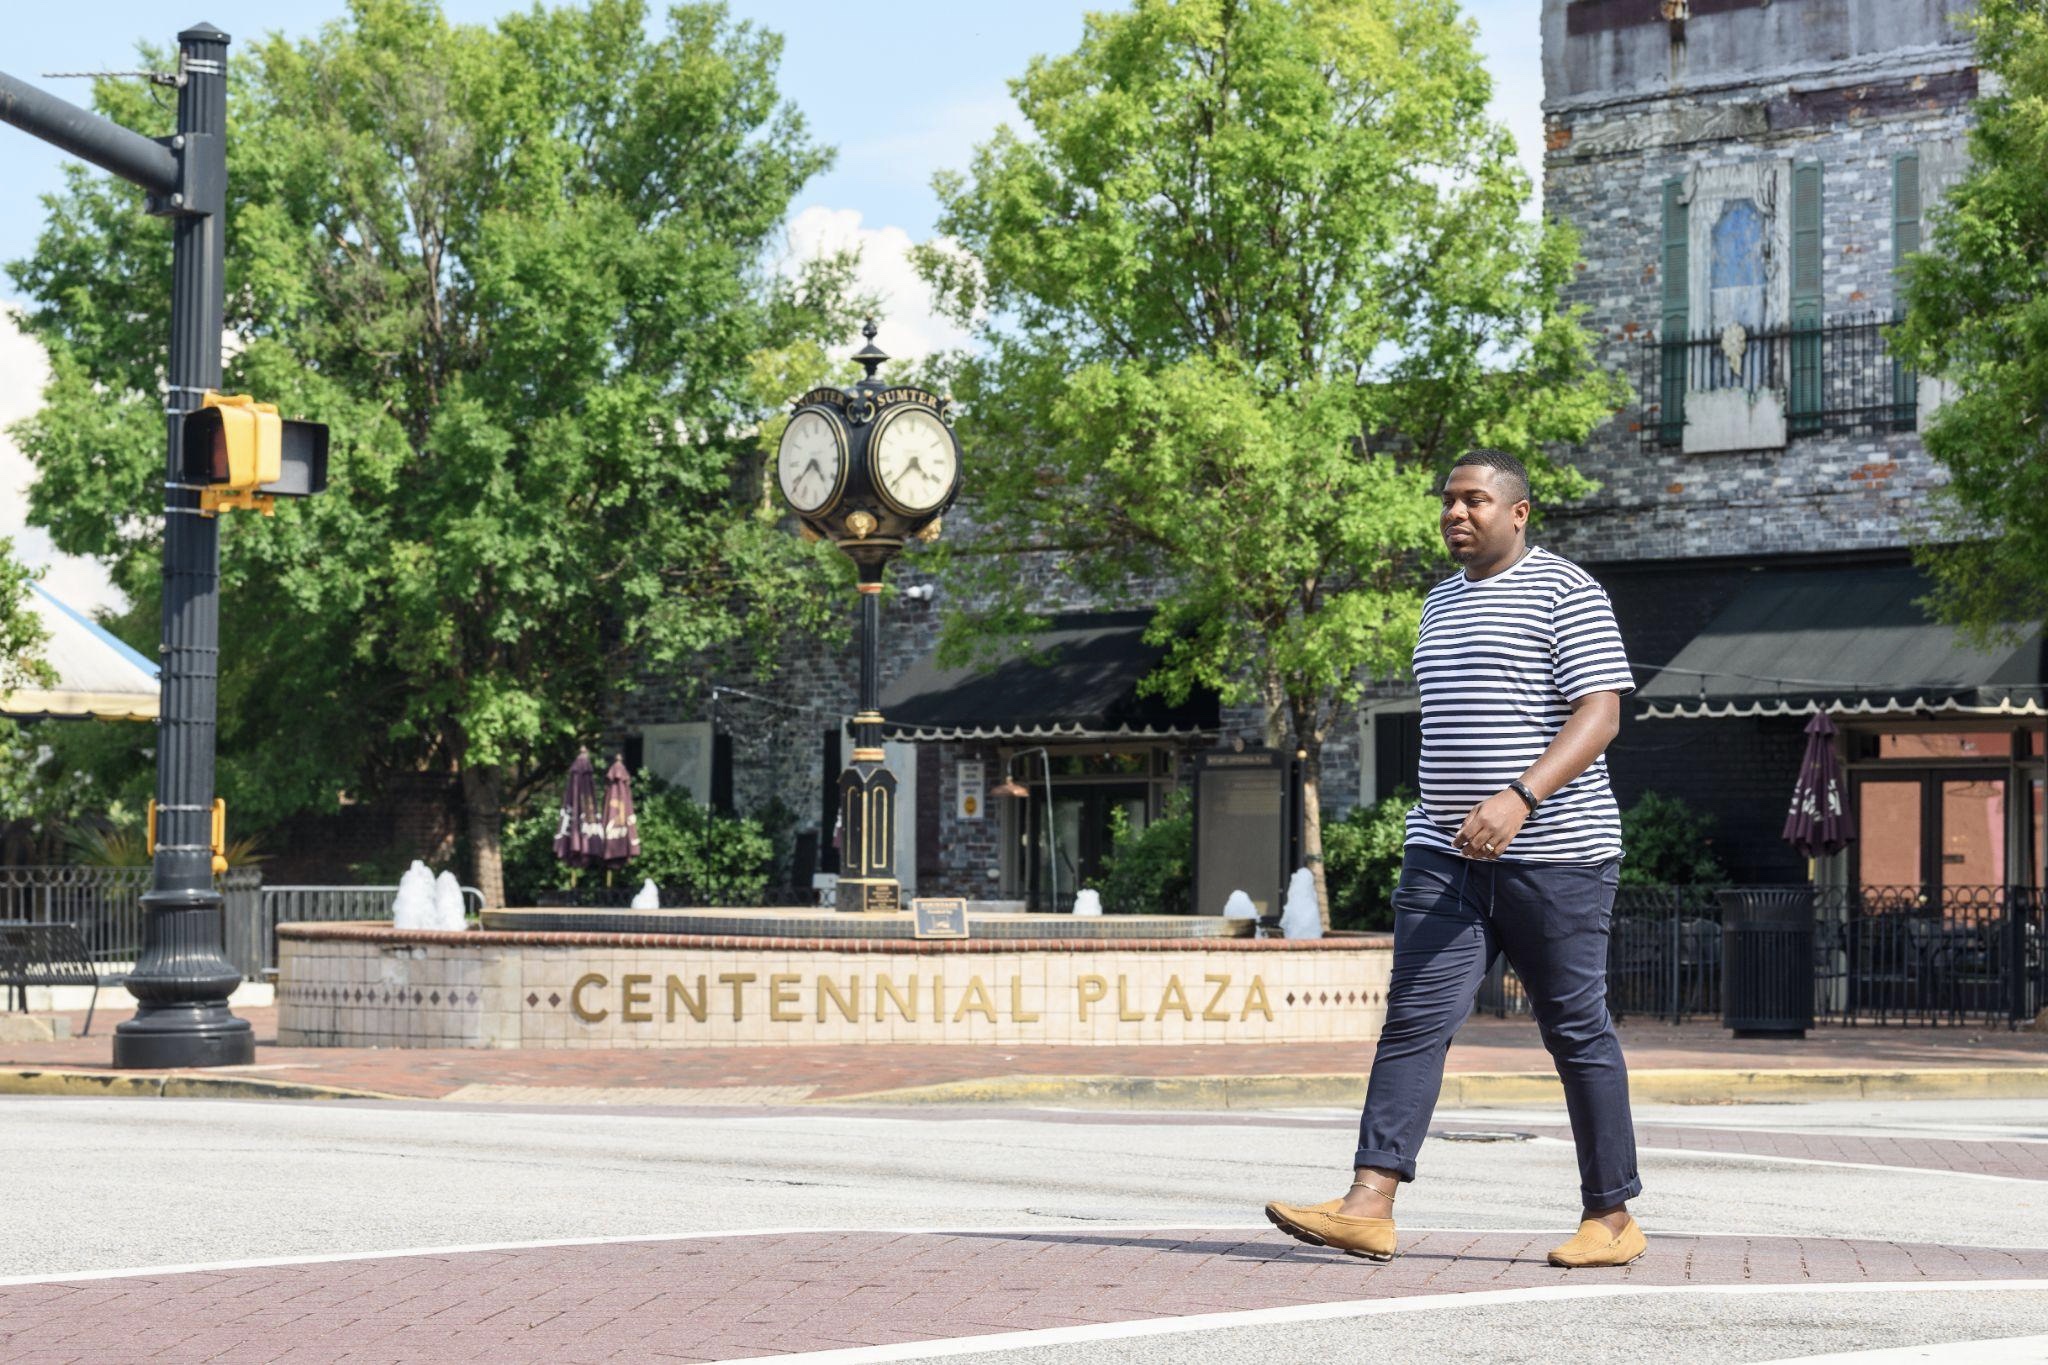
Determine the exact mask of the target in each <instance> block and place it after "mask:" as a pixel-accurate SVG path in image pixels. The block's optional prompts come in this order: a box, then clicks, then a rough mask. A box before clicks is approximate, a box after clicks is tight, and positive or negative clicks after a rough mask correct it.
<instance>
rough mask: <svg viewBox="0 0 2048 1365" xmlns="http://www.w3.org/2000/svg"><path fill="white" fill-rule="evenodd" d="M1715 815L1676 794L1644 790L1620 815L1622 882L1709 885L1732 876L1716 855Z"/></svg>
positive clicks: (1634, 883) (1642, 884)
mask: <svg viewBox="0 0 2048 1365" xmlns="http://www.w3.org/2000/svg"><path fill="white" fill-rule="evenodd" d="M1713 834H1714V817H1713V816H1711V815H1709V814H1707V813H1706V812H1705V811H1698V810H1694V809H1693V808H1692V807H1691V806H1688V805H1687V804H1686V803H1685V802H1683V801H1681V800H1679V799H1678V798H1677V797H1675V796H1664V795H1661V794H1660V793H1657V792H1644V793H1643V794H1642V795H1641V796H1640V797H1638V798H1636V803H1635V804H1634V805H1633V806H1630V807H1629V808H1628V809H1627V810H1625V811H1623V812H1622V813H1621V846H1622V848H1623V849H1624V850H1625V851H1626V853H1627V856H1626V857H1624V858H1623V859H1622V862H1621V884H1622V885H1623V886H1704V885H1713V884H1716V883H1719V882H1725V881H1726V880H1728V874H1727V872H1726V871H1725V870H1724V869H1723V868H1722V866H1721V861H1720V859H1718V858H1716V857H1715V856H1714V847H1713V843H1714V841H1713Z"/></svg>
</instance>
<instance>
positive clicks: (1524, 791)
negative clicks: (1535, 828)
mask: <svg viewBox="0 0 2048 1365" xmlns="http://www.w3.org/2000/svg"><path fill="white" fill-rule="evenodd" d="M1508 790H1509V791H1511V792H1513V793H1514V794H1515V795H1517V796H1519V797H1521V798H1522V804H1523V805H1525V806H1527V807H1528V808H1529V813H1530V814H1531V815H1534V814H1535V813H1536V808H1537V807H1538V806H1540V805H1542V804H1543V803H1542V802H1541V801H1539V800H1537V799H1536V793H1535V792H1532V791H1530V790H1529V784H1528V783H1527V782H1524V781H1523V780H1522V779H1521V778H1519V777H1518V778H1516V779H1515V780H1514V781H1512V782H1510V783H1508Z"/></svg>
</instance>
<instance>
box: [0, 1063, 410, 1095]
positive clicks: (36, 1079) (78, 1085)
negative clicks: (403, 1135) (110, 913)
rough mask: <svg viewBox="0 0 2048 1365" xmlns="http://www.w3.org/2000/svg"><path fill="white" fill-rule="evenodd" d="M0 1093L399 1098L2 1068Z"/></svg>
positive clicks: (287, 1085)
mask: <svg viewBox="0 0 2048 1365" xmlns="http://www.w3.org/2000/svg"><path fill="white" fill-rule="evenodd" d="M0 1095H100V1096H109V1095H110V1096H115V1097H118V1098H130V1099H132V1098H151V1099H155V1098H163V1099H208V1100H397V1099H404V1098H406V1097H405V1096H403V1095H387V1094H384V1093H382V1092H381V1091H376V1090H351V1089H348V1088H346V1087H344V1086H337V1085H309V1084H307V1083H305V1082H303V1081H265V1080H257V1079H255V1078H252V1077H246V1076H209V1075H205V1074H203V1073H199V1074H195V1073H192V1072H182V1071H170V1072H165V1071H66V1070H62V1069H46V1068H37V1069H28V1068H16V1069H8V1070H0Z"/></svg>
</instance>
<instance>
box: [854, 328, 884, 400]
mask: <svg viewBox="0 0 2048 1365" xmlns="http://www.w3.org/2000/svg"><path fill="white" fill-rule="evenodd" d="M875 331H876V327H875V320H874V319H873V318H869V319H868V321H867V325H866V326H865V327H863V328H861V329H860V334H861V335H862V336H864V337H866V338H867V339H868V344H867V345H865V346H863V347H861V348H860V349H859V350H858V351H855V352H854V353H853V358H854V359H855V360H857V361H859V362H860V364H861V367H862V368H863V369H865V370H866V371H867V372H868V373H867V378H865V379H863V380H861V381H860V382H861V383H862V384H863V385H869V386H879V385H880V384H881V381H880V380H879V379H876V378H875V371H876V370H879V369H880V368H882V362H883V361H885V360H887V359H888V358H889V357H888V355H887V354H886V353H885V352H884V351H883V350H882V349H881V348H880V347H879V346H877V345H875Z"/></svg>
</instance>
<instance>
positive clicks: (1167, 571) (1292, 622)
mask: <svg viewBox="0 0 2048 1365" xmlns="http://www.w3.org/2000/svg"><path fill="white" fill-rule="evenodd" d="M1473 33H1474V30H1473V27H1472V25H1471V24H1470V23H1469V22H1468V21H1466V20H1464V19H1462V18H1460V17H1459V14H1458V11H1457V8H1456V6H1455V4H1453V3H1451V0H1180V2H1179V3H1167V2H1166V0H1139V3H1137V4H1136V5H1135V7H1134V8H1132V9H1131V10H1129V11H1127V12H1122V13H1111V14H1097V15H1093V16H1091V17H1090V18H1089V20H1088V23H1087V29H1086V32H1085V35H1084V37H1083V39H1082V42H1081V45H1080V46H1079V47H1078V48H1077V49H1076V50H1075V51H1073V52H1072V53H1070V54H1067V55H1065V56H1060V57H1054V58H1039V59H1036V60H1034V61H1033V62H1032V63H1031V64H1030V66H1029V67H1028V68H1027V70H1026V71H1025V73H1024V75H1023V76H1022V77H1021V78H1020V79H1018V80H1016V81H1014V82H1013V83H1012V86H1011V89H1012V91H1013V93H1014V94H1015V96H1016V99H1017V102H1018V106H1019V108H1020V109H1021V110H1022V113H1023V116H1024V118H1025V120H1026V121H1027V122H1028V123H1029V125H1030V128H1031V132H1032V134H1034V136H1031V137H1029V138H1027V137H1024V136H1020V135H1018V134H1017V133H1015V132H1013V131H1011V130H1009V129H1004V130H1001V131H999V132H998V133H997V134H996V136H995V138H994V139H993V140H992V141H990V142H989V143H987V144H986V145H984V146H982V147H981V148H979V149H978V150H977V152H976V154H975V157H974V161H973V166H972V169H971V171H970V172H969V173H967V174H964V175H960V174H947V175H941V176H940V177H939V178H938V179H937V181H936V182H935V183H936V188H937V190H938V194H939V198H940V201H941V203H942V205H943V213H942V215H941V219H940V223H939V227H940V231H941V234H942V236H941V237H940V238H939V239H937V240H935V241H934V242H932V243H929V244H927V245H926V246H924V247H923V248H921V249H920V252H919V256H918V261H919V266H920V269H921V270H922V271H923V273H924V274H925V276H926V278H927V279H929V280H930V281H931V282H932V283H933V284H934V285H935V286H936V287H937V288H938V290H939V291H940V293H941V296H942V298H943V299H944V301H945V302H946V304H947V306H948V307H949V308H950V309H951V310H952V312H953V313H954V315H955V316H956V317H957V318H958V319H960V320H961V321H963V322H967V323H973V324H975V325H976V326H977V329H978V333H979V339H980V340H981V342H982V343H983V347H984V351H983V354H982V355H981V356H980V357H978V358H976V359H973V360H970V361H967V362H964V363H963V364H962V366H961V368H960V372H959V374H958V376H957V383H956V392H957V393H958V395H959V397H960V398H961V399H962V403H963V407H964V409H965V411H966V413H967V420H966V421H965V422H964V423H963V426H964V427H965V428H966V435H967V439H968V441H969V445H970V449H971V450H972V451H973V453H974V457H975V469H974V477H973V478H972V479H971V480H970V481H969V483H968V485H967V497H968V499H969V501H968V505H967V506H966V507H965V508H963V511H964V512H965V513H966V514H967V515H968V517H969V518H971V519H972V520H973V522H974V523H975V524H977V525H978V526H980V527H983V528H993V529H999V530H1000V531H1001V533H1002V537H1003V541H1004V545H1005V547H1006V548H1007V547H1011V546H1014V545H1016V544H1019V543H1021V544H1024V545H1027V546H1030V547H1033V548H1040V549H1050V550H1055V551H1060V552H1063V553H1064V554H1065V559H1064V567H1065V570H1066V572H1068V573H1070V574H1071V575H1072V577H1073V579H1074V581H1075V582H1077V583H1078V584H1079V585H1081V586H1082V587H1083V588H1085V589H1087V590H1089V591H1091V592H1093V593H1096V594H1099V595H1101V596H1103V597H1106V598H1110V599H1112V600H1116V599H1121V598H1124V597H1127V596H1128V595H1130V594H1133V593H1144V594H1149V595H1150V596H1151V599H1152V600H1156V602H1157V611H1156V614H1155V617H1154V620H1153V625H1152V636H1153V638H1154V639H1155V640H1156V641H1157V642H1160V643H1163V644H1166V645H1167V646H1168V647H1169V648H1168V654H1167V656H1166V659H1165V661H1164V663H1163V664H1162V666H1161V668H1160V669H1159V670H1158V671H1157V672H1156V673H1155V675H1154V677H1153V678H1152V679H1150V680H1149V683H1148V685H1149V686H1151V687H1153V688H1155V689H1157V690H1159V691H1161V692H1163V693H1165V694H1167V695H1168V696H1173V697H1177V696H1183V695H1185V694H1186V693H1187V692H1188V690H1189V689H1191V688H1194V687H1198V686H1200V687H1210V688H1214V689H1216V690H1217V691H1218V692H1220V693H1221V694H1222V695H1223V696H1224V698H1225V699H1226V700H1228V701H1232V702H1257V703H1259V704H1261V705H1262V706H1263V708H1264V713H1265V716H1266V725H1267V738H1268V742H1270V743H1274V744H1292V745H1295V746H1298V747H1299V748H1300V749H1302V750H1304V751H1306V753H1307V756H1308V757H1307V765H1306V766H1307V779H1308V782H1309V789H1310V796H1309V801H1308V822H1307V851H1308V853H1309V854H1310V855H1311V866H1312V867H1313V868H1314V869H1315V872H1316V880H1317V893H1318V896H1319V898H1320V899H1321V900H1322V902H1323V906H1324V914H1325V917H1326V919H1327V916H1328V906H1329V893H1328V888H1327V885H1326V884H1325V879H1324V877H1323V873H1322V867H1321V862H1320V854H1321V848H1322V843H1321V838H1322V836H1321V815H1320V804H1319V800H1318V797H1317V790H1318V786H1319V782H1320V777H1321V765H1322V753H1323V745H1324V742H1325V739H1326V737H1327V736H1328V735H1329V734H1330V732H1331V728H1332V725H1333V724H1334V723H1335V722H1336V720H1337V719H1338V717H1339V716H1340V715H1341V714H1342V712H1343V710H1344V708H1346V707H1347V706H1348V705H1349V704H1350V703H1352V702H1353V701H1355V700H1356V698H1357V697H1358V695H1359V693H1360V691H1361V689H1362V688H1363V686H1364V685H1365V684H1366V683H1367V681H1368V680H1369V679H1371V678H1374V677H1388V676H1392V675H1395V674H1397V673H1399V672H1401V671H1402V670H1403V669H1404V668H1405V667H1406V666H1407V664H1408V661H1409V657H1410V653H1411V649H1412V645H1413V641H1414V636H1415V630H1416V626H1417V621H1418V616H1419V611H1420V601H1421V594H1422V592H1423V591H1424V590H1425V587H1426V582H1427V579H1428V578H1429V577H1431V576H1434V575H1440V574H1441V573H1442V572H1443V571H1444V568H1445V567H1446V565H1445V564H1444V562H1443V560H1442V551H1441V547H1440V545H1439V543H1438V539H1437V533H1436V509H1435V506H1434V503H1433V501H1432V498H1431V491H1432V486H1433V482H1434V480H1435V478H1436V476H1437V471H1438V470H1439V469H1440V468H1441V467H1442V466H1444V465H1445V464H1447V463H1448V462H1449V460H1450V459H1451V458H1452V457H1454V456H1455V455H1456V454H1457V453H1461V452H1463V451H1464V450H1465V449H1467V448H1469V447H1470V446H1472V445H1474V444H1486V445H1492V446H1498V447H1501V448H1504V449H1507V450H1511V451H1514V452H1516V453H1518V454H1520V455H1522V456H1523V457H1524V458H1525V459H1526V460H1528V461H1529V462H1530V463H1531V465H1532V468H1533V470H1534V472H1535V476H1536V481H1537V486H1538V489H1539V491H1540V492H1541V493H1542V494H1544V495H1547V496H1550V497H1572V496H1578V495H1582V494H1583V493H1584V492H1585V491H1588V490H1589V489H1590V487H1591V485H1590V484H1588V483H1587V482H1586V481H1585V480H1584V479H1582V478H1580V477H1578V476H1577V475H1576V474H1574V473H1573V472H1572V471H1570V470H1569V469H1565V468H1562V467H1560V466H1558V465H1556V464H1554V463H1553V462H1551V461H1549V460H1547V459H1545V458H1544V452H1545V449H1546V447H1548V446H1550V445H1552V444H1555V443H1560V442H1569V441H1574V440H1578V439H1580V438H1582V437H1584V436H1585V435H1586V433H1587V432H1589V431H1590V430H1591V429H1592V428H1593V427H1594V426H1596V425H1597V424H1598V423H1599V422H1601V421H1602V420H1604V419H1605V418H1606V417H1607V416H1609V415H1610V413H1611V412H1612V410H1613V409H1614V408H1615V407H1616V406H1617V404H1618V403H1620V402H1621V401H1622V400H1623V399H1624V397H1625V394H1626V389H1625V386H1624V385H1623V384H1622V382H1621V381H1620V380H1619V379H1616V378H1611V377H1608V376H1606V375H1604V374H1602V373H1601V372H1600V371H1599V370H1597V369H1596V368H1595V366H1594V363H1593V358H1592V354H1591V349H1590V339H1589V337H1588V335H1587V333H1586V332H1585V331H1584V329H1583V328H1582V327H1581V326H1580V325H1579V323H1578V322H1577V320H1576V318H1575V316H1574V315H1573V314H1572V313H1571V312H1569V311H1566V310H1563V309H1561V308H1560V306H1559V291H1560V289H1561V288H1562V286H1563V285H1564V283H1565V282H1566V280H1567V279H1568V278H1569V276H1570V274H1571V272H1572V269H1573V266H1574V264H1575V262H1576V259H1577V253H1576V246H1575V243H1574V240H1573V237H1572V235H1571V233H1570V232H1569V230H1568V229H1567V228H1566V227H1565V226H1564V225H1562V224H1549V225H1542V224H1537V223H1533V222H1530V221H1528V220H1526V219H1524V218H1523V217H1522V216H1521V210H1522V206H1523V203H1524V201H1525V200H1526V199H1527V197H1528V194H1529V186H1528V183H1527V178H1526V177H1525V176H1524V175H1523V174H1522V172H1521V170H1520V169H1519V167H1518V166H1517V164H1516V161H1515V157H1514V146H1513V142H1512V140H1511V138H1510V137H1509V135H1508V134H1507V132H1506V130H1505V129H1503V128H1502V127H1501V126H1499V125H1498V124H1496V123H1494V122H1492V121H1491V120H1489V119H1488V117H1487V114H1486V103H1487V98H1488V95H1489V93H1490V84H1489V81H1488V78H1487V74H1486V71H1485V69H1484V68H1483V66H1482V65H1481V63H1480V60H1479V57H1478V55H1477V53H1476V52H1475V51H1474V49H1473V46H1472V40H1473ZM984 535H986V531H985V532H984ZM988 548H989V547H988V544H987V542H986V540H984V542H983V546H982V547H981V549H982V550H983V553H979V554H977V553H976V552H975V547H971V546H970V547H955V548H954V549H953V550H952V551H951V552H950V553H949V554H948V555H947V556H946V563H947V569H948V572H951V573H954V574H957V575H959V578H960V581H961V582H962V584H963V586H967V587H969V588H972V589H977V590H979V591H981V592H985V593H988V594H991V595H992V598H993V600H994V601H995V602H996V603H997V605H996V607H995V609H993V610H991V611H989V612H987V613H985V614H983V615H982V616H981V617H979V618H978V619H977V620H974V621H960V622H956V623H955V633H954V635H953V638H952V641H951V643H950V644H949V650H951V651H952V652H954V653H956V654H958V653H971V652H973V648H974V643H975V641H976V640H977V639H984V638H987V637H988V636H989V635H992V634H997V633H1006V632H1011V631H1014V630H1015V629H1016V628H1017V627H1018V625H1019V624H1020V623H1022V621H1023V620H1024V619H1025V618H1026V617H1027V616H1028V613H1029V608H1030V606H1031V602H1030V600H1029V598H1028V597H1027V596H1026V594H1027V593H1029V592H1030V591H1032V590H1033V585H1032V584H1030V583H1027V582H1025V581H1024V580H1023V579H1022V576H1019V575H1016V574H1015V573H1014V565H1013V564H1011V563H1009V562H1007V555H1003V554H992V553H987V552H986V551H987V550H988Z"/></svg>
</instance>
